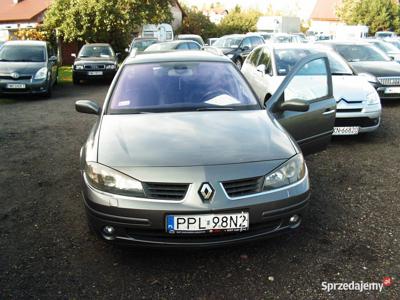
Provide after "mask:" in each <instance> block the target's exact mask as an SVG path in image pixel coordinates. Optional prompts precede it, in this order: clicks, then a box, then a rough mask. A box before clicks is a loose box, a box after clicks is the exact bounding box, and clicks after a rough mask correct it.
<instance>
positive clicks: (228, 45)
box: [213, 34, 265, 70]
mask: <svg viewBox="0 0 400 300" xmlns="http://www.w3.org/2000/svg"><path fill="white" fill-rule="evenodd" d="M264 43H265V42H264V39H263V38H262V37H261V36H259V35H250V34H231V35H225V36H223V37H220V38H219V39H218V40H217V41H216V42H215V43H214V44H213V47H216V48H218V49H220V50H221V51H222V52H223V53H224V54H225V55H226V56H228V57H229V58H230V59H231V60H232V61H233V62H234V63H235V64H236V66H237V67H238V68H239V70H240V69H241V68H242V64H243V62H244V60H245V59H246V57H247V55H249V53H250V52H251V50H253V49H254V48H256V47H257V46H260V45H262V44H264Z"/></svg>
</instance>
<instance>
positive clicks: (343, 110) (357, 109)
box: [336, 108, 362, 113]
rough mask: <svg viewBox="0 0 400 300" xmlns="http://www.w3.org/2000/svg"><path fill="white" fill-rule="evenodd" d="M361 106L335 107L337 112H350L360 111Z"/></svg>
mask: <svg viewBox="0 0 400 300" xmlns="http://www.w3.org/2000/svg"><path fill="white" fill-rule="evenodd" d="M361 111H362V108H343V109H336V112H337V113H351V112H361Z"/></svg>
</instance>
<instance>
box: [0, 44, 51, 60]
mask: <svg viewBox="0 0 400 300" xmlns="http://www.w3.org/2000/svg"><path fill="white" fill-rule="evenodd" d="M45 49H46V48H45V47H44V46H32V45H3V47H1V48H0V61H14V62H44V61H46V51H45Z"/></svg>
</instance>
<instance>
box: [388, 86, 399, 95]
mask: <svg viewBox="0 0 400 300" xmlns="http://www.w3.org/2000/svg"><path fill="white" fill-rule="evenodd" d="M385 94H400V87H388V88H386V89H385Z"/></svg>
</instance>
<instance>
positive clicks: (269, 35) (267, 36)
mask: <svg viewBox="0 0 400 300" xmlns="http://www.w3.org/2000/svg"><path fill="white" fill-rule="evenodd" d="M248 34H253V35H260V36H262V38H263V39H264V41H265V42H266V41H268V40H270V39H271V38H272V36H273V35H274V33H272V32H265V31H257V32H249V33H248Z"/></svg>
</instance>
